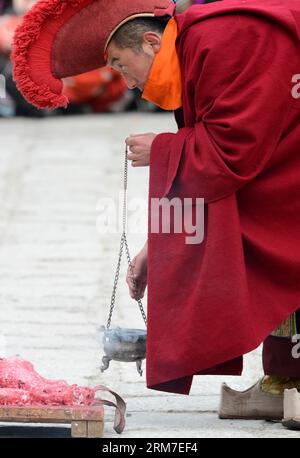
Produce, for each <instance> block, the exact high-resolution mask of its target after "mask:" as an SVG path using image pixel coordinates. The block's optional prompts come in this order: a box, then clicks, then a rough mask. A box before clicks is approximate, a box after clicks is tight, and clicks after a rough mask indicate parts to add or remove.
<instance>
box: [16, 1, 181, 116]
mask: <svg viewBox="0 0 300 458" xmlns="http://www.w3.org/2000/svg"><path fill="white" fill-rule="evenodd" d="M174 11H175V3H174V2H173V1H171V0H40V1H38V2H37V3H36V4H35V5H34V6H33V7H32V8H31V10H30V11H29V12H28V13H27V14H26V15H25V16H24V18H23V21H22V24H21V25H20V26H19V27H18V28H17V30H16V33H15V36H14V42H13V51H12V62H13V73H14V80H15V82H16V84H17V87H18V89H19V90H20V92H22V94H23V96H24V97H25V98H26V100H28V102H30V103H31V104H32V105H35V106H36V107H38V108H50V109H54V108H57V107H59V106H64V107H66V106H67V104H68V99H67V97H66V96H64V95H63V93H62V91H63V82H62V78H65V77H68V76H74V75H78V74H80V73H85V72H88V71H90V70H94V69H96V68H100V67H102V66H104V65H105V59H104V52H105V49H106V47H107V45H108V43H109V41H110V39H111V38H112V35H113V34H114V32H115V31H116V30H117V29H118V28H119V27H120V26H121V25H123V24H124V23H125V22H127V21H128V20H130V19H133V18H135V17H138V16H144V17H147V16H148V17H158V18H168V17H170V16H172V15H173V14H174Z"/></svg>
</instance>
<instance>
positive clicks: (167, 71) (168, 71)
mask: <svg viewBox="0 0 300 458" xmlns="http://www.w3.org/2000/svg"><path fill="white" fill-rule="evenodd" d="M177 35H178V28H177V22H176V20H175V19H174V18H171V19H170V20H169V22H168V25H167V27H166V28H165V31H164V33H163V36H162V43H161V49H160V50H159V52H158V53H157V55H156V56H155V58H154V61H153V64H152V67H151V69H150V73H149V77H148V80H147V82H146V85H145V88H144V92H143V94H142V98H143V99H146V100H149V102H152V103H154V104H155V105H158V106H159V107H161V108H163V109H164V110H177V109H178V108H180V107H181V106H182V82H181V69H180V63H179V59H178V55H177V51H176V47H175V42H176V38H177Z"/></svg>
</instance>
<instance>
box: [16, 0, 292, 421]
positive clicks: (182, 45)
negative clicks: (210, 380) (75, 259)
mask: <svg viewBox="0 0 300 458" xmlns="http://www.w3.org/2000/svg"><path fill="white" fill-rule="evenodd" d="M67 3H68V2H63V1H59V0H51V1H50V0H48V1H46V2H41V4H40V5H39V4H38V5H37V6H36V7H34V8H33V9H32V10H31V12H30V13H29V14H28V16H27V17H26V16H25V19H24V23H23V25H22V26H21V27H20V28H19V30H18V32H17V33H16V36H15V49H14V55H13V59H14V75H15V80H16V82H17V84H18V87H19V89H20V90H21V91H22V92H23V94H24V95H25V97H26V98H27V99H28V100H30V101H31V103H33V104H35V105H36V106H39V107H41V108H43V107H48V108H55V107H56V106H59V105H66V104H67V100H66V98H65V97H64V95H63V94H62V82H61V79H62V78H63V77H66V76H70V75H71V74H78V73H82V72H83V71H89V70H92V69H93V68H97V66H98V67H99V66H100V65H101V64H102V65H103V64H104V63H107V64H108V65H110V66H111V67H112V68H114V69H115V70H117V71H118V72H119V73H120V74H121V75H122V76H123V77H124V79H125V81H126V83H127V85H128V87H129V88H130V89H135V88H138V89H140V91H141V93H142V97H143V98H145V99H147V100H149V101H151V102H153V103H155V104H156V105H158V106H159V107H161V108H162V109H164V110H169V111H174V114H175V118H176V121H177V126H178V130H177V132H174V133H169V132H164V133H145V134H143V135H131V136H129V137H128V138H127V140H126V142H127V145H128V147H129V149H130V154H129V160H130V161H131V162H132V165H133V166H134V167H148V166H150V183H149V231H148V232H149V233H148V240H147V243H146V245H145V247H144V248H143V249H142V251H141V252H140V253H139V254H138V255H137V256H136V257H135V259H134V261H133V265H134V271H135V276H136V287H135V288H134V285H133V283H132V281H131V278H130V275H129V274H128V278H127V281H128V285H129V290H130V294H131V296H132V297H134V298H135V299H139V298H141V297H143V295H144V292H145V289H146V286H148V329H147V387H148V388H150V389H154V390H160V391H165V392H173V393H181V394H189V392H190V388H191V384H192V380H193V376H194V375H202V374H215V375H216V374H218V375H240V374H241V373H242V368H243V359H242V357H243V355H244V354H246V353H248V352H250V351H252V350H254V349H255V348H256V347H258V346H259V345H260V344H261V343H262V342H264V349H263V363H264V370H265V375H264V376H263V377H262V378H261V379H260V380H259V381H258V382H257V383H256V384H255V385H254V386H253V387H251V388H250V389H249V390H247V391H246V392H235V391H234V390H230V388H229V387H227V386H226V385H224V386H223V389H222V402H221V406H220V411H219V415H220V417H221V418H238V417H239V418H266V419H269V418H271V419H278V418H280V419H281V418H282V417H283V415H284V413H283V395H284V393H285V392H286V391H289V389H296V390H297V389H300V359H299V356H300V350H299V348H298V347H299V345H298V344H299V342H298V340H300V336H299V335H298V332H299V333H300V331H299V328H300V326H299V325H300V317H299V311H298V310H299V309H300V281H299V279H300V246H299V238H300V153H299V152H300V100H299V99H300V83H299V82H300V48H299V40H300V5H299V1H298V0H224V1H222V2H215V3H210V4H207V5H201V4H199V5H194V6H191V7H190V8H188V9H187V10H186V11H184V12H182V13H176V11H175V5H174V3H173V2H170V1H169V0H157V1H155V0H131V1H122V2H121V4H120V3H119V2H118V5H117V2H116V1H111V2H109V4H108V5H107V4H106V3H105V2H104V1H100V0H98V1H97V0H94V1H92V0H81V1H76V2H75V1H74V2H69V6H67V5H66V4H67ZM104 3H105V6H104ZM70 5H71V6H70ZM53 11H54V13H53ZM34 26H36V27H34ZM30 32H32V33H31V34H30ZM149 131H151V126H149ZM173 199H175V201H174V202H176V205H177V206H178V207H180V205H181V206H182V208H183V209H185V207H184V205H185V202H186V201H187V200H188V202H189V211H190V212H192V216H195V214H196V211H197V202H198V201H199V199H200V200H201V199H203V200H204V219H203V230H204V238H203V240H201V243H187V231H186V230H185V229H183V230H182V231H175V230H173V229H174V225H175V217H173V216H172V215H173V214H172V212H170V221H169V222H170V230H169V231H163V230H159V231H156V232H155V231H152V227H153V224H152V223H153V220H154V218H157V214H155V215H154V213H153V211H152V209H153V206H152V203H153V202H154V201H155V202H157V201H159V202H166V201H167V202H172V201H173ZM191 202H192V203H191ZM174 214H175V212H174Z"/></svg>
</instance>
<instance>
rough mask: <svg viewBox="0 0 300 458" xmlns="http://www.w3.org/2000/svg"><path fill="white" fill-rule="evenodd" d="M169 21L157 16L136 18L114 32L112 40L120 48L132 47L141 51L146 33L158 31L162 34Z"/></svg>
mask: <svg viewBox="0 0 300 458" xmlns="http://www.w3.org/2000/svg"><path fill="white" fill-rule="evenodd" d="M167 23H168V21H165V20H161V19H157V18H148V17H145V18H143V17H140V18H135V19H132V20H130V21H128V22H126V23H125V24H123V25H122V26H121V27H120V28H119V29H118V30H117V31H116V32H115V33H114V34H113V37H112V41H113V42H114V44H115V45H116V46H117V47H118V48H120V49H125V48H132V49H134V50H135V51H141V50H142V43H143V37H144V34H145V33H146V32H156V33H158V34H160V35H162V34H163V32H164V30H165V28H166V26H167Z"/></svg>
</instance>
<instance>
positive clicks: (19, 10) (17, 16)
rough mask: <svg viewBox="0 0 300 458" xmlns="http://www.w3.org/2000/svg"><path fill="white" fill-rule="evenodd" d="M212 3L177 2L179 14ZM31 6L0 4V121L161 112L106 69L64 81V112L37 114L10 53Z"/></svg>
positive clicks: (14, 0) (10, 0)
mask: <svg viewBox="0 0 300 458" xmlns="http://www.w3.org/2000/svg"><path fill="white" fill-rule="evenodd" d="M211 1H216V0H179V1H178V7H177V8H178V12H181V11H184V10H185V9H186V8H188V7H189V6H191V5H192V4H202V3H209V2H211ZM34 3H36V0H0V74H1V75H3V76H4V77H5V80H6V98H5V99H0V117H11V116H30V117H44V116H55V115H68V114H83V113H101V112H119V111H133V110H137V111H160V109H159V108H158V107H156V106H155V105H153V104H152V103H150V102H148V101H147V100H144V99H141V97H140V91H139V90H138V89H136V90H134V91H130V90H128V88H127V86H126V84H125V82H124V80H123V78H122V77H121V76H120V75H119V74H118V73H117V72H115V71H114V70H112V69H110V68H108V67H104V68H100V69H98V70H94V71H92V72H88V73H85V74H83V75H77V76H74V77H70V78H66V79H65V80H64V83H65V90H64V92H65V95H66V96H67V97H68V98H69V100H70V104H69V106H68V108H67V109H66V110H65V109H58V110H55V111H51V112H50V111H48V110H37V109H36V108H34V107H33V106H32V105H30V104H28V103H27V102H26V100H25V99H24V98H23V96H22V95H21V93H20V92H19V91H18V90H17V88H16V86H15V83H14V81H13V79H12V66H11V62H10V53H11V46H12V40H13V35H14V32H15V29H16V27H17V26H18V25H19V23H20V22H21V19H22V16H23V15H24V14H25V13H26V12H27V11H28V9H30V8H31V7H32V6H33V5H34Z"/></svg>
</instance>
